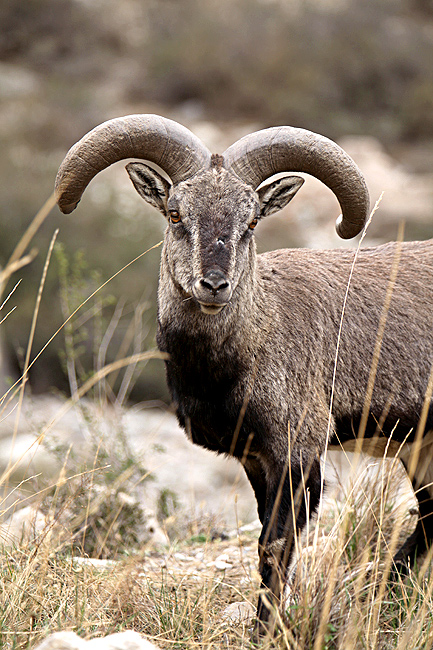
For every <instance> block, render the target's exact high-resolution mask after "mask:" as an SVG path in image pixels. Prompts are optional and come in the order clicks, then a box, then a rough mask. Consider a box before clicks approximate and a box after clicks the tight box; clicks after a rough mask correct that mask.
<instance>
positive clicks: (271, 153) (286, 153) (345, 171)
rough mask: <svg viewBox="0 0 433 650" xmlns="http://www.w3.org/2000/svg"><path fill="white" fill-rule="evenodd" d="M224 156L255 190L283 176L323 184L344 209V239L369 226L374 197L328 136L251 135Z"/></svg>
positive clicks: (294, 132)
mask: <svg viewBox="0 0 433 650" xmlns="http://www.w3.org/2000/svg"><path fill="white" fill-rule="evenodd" d="M223 156H224V161H225V166H226V168H227V169H230V170H231V171H233V172H234V173H235V174H236V175H237V176H239V177H240V178H241V179H242V180H243V181H245V182H246V183H248V184H249V185H251V186H252V187H253V188H254V189H256V188H257V187H258V186H259V185H260V183H262V182H263V181H264V180H266V179H267V178H269V177H270V176H272V175H273V174H278V173H280V172H292V171H293V172H305V173H307V174H311V176H315V177H316V178H318V179H319V180H320V181H322V183H324V184H325V185H327V186H328V187H329V188H330V189H331V190H332V191H333V192H334V194H335V195H336V197H337V199H338V202H339V203H340V207H341V212H342V214H341V215H340V216H339V218H338V219H337V223H336V228H337V232H338V234H339V235H340V237H342V238H343V239H350V238H351V237H355V235H357V234H358V233H359V232H360V231H361V230H362V228H363V226H364V224H365V222H366V219H367V217H368V214H369V210H370V197H369V194H368V189H367V186H366V183H365V180H364V177H363V176H362V174H361V172H360V170H359V169H358V167H357V165H356V164H355V163H354V161H353V160H352V158H350V156H348V155H347V154H346V153H345V152H344V151H343V149H341V147H339V146H338V145H337V144H336V143H335V142H332V140H328V138H325V137H324V136H321V135H318V134H317V133H312V132H311V131H305V130H304V129H298V128H294V127H291V126H281V127H273V128H270V129H263V130H262V131H256V132H255V133H251V134H250V135H246V136H245V137H244V138H241V139H240V140H238V141H237V142H235V143H234V144H232V145H231V147H229V148H228V149H227V150H226V151H225V152H224V154H223Z"/></svg>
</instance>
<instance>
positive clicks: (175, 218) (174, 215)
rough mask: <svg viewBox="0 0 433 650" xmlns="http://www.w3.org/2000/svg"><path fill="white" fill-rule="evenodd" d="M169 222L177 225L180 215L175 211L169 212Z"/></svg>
mask: <svg viewBox="0 0 433 650" xmlns="http://www.w3.org/2000/svg"><path fill="white" fill-rule="evenodd" d="M170 221H171V223H179V221H180V214H179V212H178V211H177V210H170Z"/></svg>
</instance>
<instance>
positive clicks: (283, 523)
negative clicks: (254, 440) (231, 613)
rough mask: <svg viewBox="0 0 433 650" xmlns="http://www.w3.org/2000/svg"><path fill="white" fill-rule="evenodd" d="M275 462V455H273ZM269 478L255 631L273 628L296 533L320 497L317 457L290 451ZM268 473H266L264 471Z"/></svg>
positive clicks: (259, 631) (261, 632)
mask: <svg viewBox="0 0 433 650" xmlns="http://www.w3.org/2000/svg"><path fill="white" fill-rule="evenodd" d="M274 463H275V459H274ZM275 465H276V463H275V464H273V465H270V466H271V467H273V471H272V479H273V480H272V482H270V481H269V483H268V486H267V491H266V492H267V493H266V507H265V512H264V518H263V528H262V533H261V535H260V539H259V571H260V575H261V578H262V581H261V593H260V596H259V602H258V606H257V622H256V634H257V635H258V636H260V635H263V634H266V633H270V634H273V632H274V629H275V625H276V622H275V616H274V614H273V610H274V608H275V607H278V606H279V605H280V603H281V595H282V593H283V589H284V585H285V582H286V577H287V567H288V565H289V563H290V560H291V557H292V553H293V547H294V542H295V535H296V534H298V533H299V532H300V531H301V530H302V529H303V527H304V526H305V524H306V522H307V520H308V519H309V517H310V516H311V514H312V513H313V512H314V510H315V509H316V507H317V505H318V503H319V499H320V484H321V481H320V463H319V460H318V459H317V458H312V459H309V460H308V461H302V462H301V460H300V456H299V455H298V454H296V453H293V454H292V458H291V460H290V466H289V467H288V466H287V464H286V465H284V466H283V467H281V464H280V471H279V472H278V473H277V472H275V468H276V467H275ZM267 476H268V477H269V474H267Z"/></svg>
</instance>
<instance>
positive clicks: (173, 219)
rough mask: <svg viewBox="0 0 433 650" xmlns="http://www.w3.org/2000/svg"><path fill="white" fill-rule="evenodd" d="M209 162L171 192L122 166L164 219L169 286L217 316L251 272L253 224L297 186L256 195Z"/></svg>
mask: <svg viewBox="0 0 433 650" xmlns="http://www.w3.org/2000/svg"><path fill="white" fill-rule="evenodd" d="M214 162H215V164H214V165H213V166H211V168H210V169H208V170H206V171H203V172H200V173H198V174H196V175H195V176H193V177H192V178H190V179H188V180H186V181H183V182H182V183H179V184H178V185H176V186H174V187H171V186H170V185H169V184H168V183H167V181H165V180H164V179H163V178H162V177H161V176H160V175H159V174H157V173H156V172H155V171H154V170H153V169H150V168H149V167H147V166H146V165H144V164H142V163H130V164H129V165H127V170H128V173H129V175H130V177H131V180H132V182H133V183H134V186H135V188H136V189H137V191H138V193H139V194H140V195H141V196H142V197H143V198H144V199H145V200H146V201H148V202H149V203H151V204H152V205H154V206H155V207H156V208H158V209H159V210H160V211H161V212H162V213H163V214H164V215H165V216H166V218H167V220H168V229H167V232H166V240H165V245H166V250H167V251H168V258H167V261H168V265H169V270H170V273H171V276H172V279H173V281H174V282H175V284H176V285H177V286H178V287H179V288H180V289H181V290H182V292H183V294H185V298H188V297H191V298H192V299H193V300H194V302H195V304H196V305H197V307H199V308H200V309H201V311H202V312H203V313H205V314H217V313H218V312H220V311H221V310H222V309H223V308H224V307H225V306H226V305H227V304H228V303H229V302H230V300H231V298H232V296H233V293H234V292H236V289H237V287H238V284H239V281H240V279H241V277H242V276H243V275H244V273H245V272H247V273H248V272H249V271H250V270H251V267H252V264H253V259H254V252H255V244H254V235H253V230H254V228H255V226H256V225H257V222H258V220H259V219H260V218H261V217H263V216H266V215H268V214H272V212H276V211H277V210H279V209H281V208H282V207H284V205H286V203H288V202H289V201H290V199H291V198H292V197H293V196H294V195H295V193H296V192H297V190H298V189H299V187H300V186H301V185H302V182H303V180H302V179H301V178H299V177H296V176H295V177H293V176H290V177H285V178H283V179H278V180H277V181H274V182H272V183H270V184H269V185H267V186H265V187H264V188H262V189H260V190H259V191H258V192H256V191H254V189H253V188H251V187H250V186H249V185H246V184H245V183H244V182H243V181H241V180H240V179H239V178H238V177H237V176H235V175H234V174H233V173H232V172H229V171H227V170H226V169H224V168H223V166H222V164H221V160H220V157H215V158H214ZM218 163H220V164H218Z"/></svg>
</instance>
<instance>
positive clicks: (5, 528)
mask: <svg viewBox="0 0 433 650" xmlns="http://www.w3.org/2000/svg"><path fill="white" fill-rule="evenodd" d="M47 524H48V521H47V518H46V516H45V515H44V514H43V513H42V512H41V511H40V510H38V509H37V508H35V507H34V506H27V507H25V508H21V509H20V510H16V511H15V512H14V513H13V515H11V516H10V517H9V519H7V520H6V521H5V522H4V523H3V524H1V525H0V540H1V542H2V543H3V544H5V545H7V546H10V545H13V544H18V543H20V542H23V543H27V542H30V541H31V540H33V539H35V538H36V537H37V536H38V535H40V533H41V532H42V531H43V530H44V528H45V527H46V526H47Z"/></svg>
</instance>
